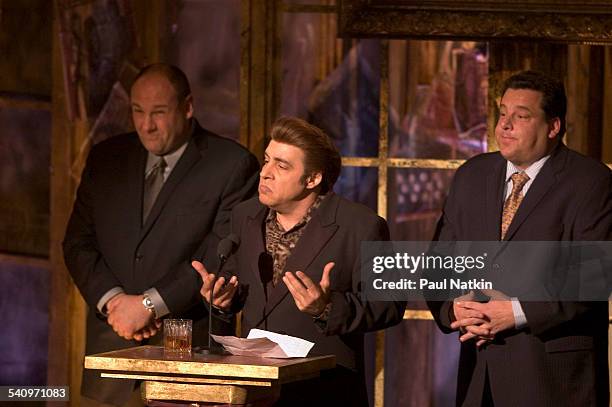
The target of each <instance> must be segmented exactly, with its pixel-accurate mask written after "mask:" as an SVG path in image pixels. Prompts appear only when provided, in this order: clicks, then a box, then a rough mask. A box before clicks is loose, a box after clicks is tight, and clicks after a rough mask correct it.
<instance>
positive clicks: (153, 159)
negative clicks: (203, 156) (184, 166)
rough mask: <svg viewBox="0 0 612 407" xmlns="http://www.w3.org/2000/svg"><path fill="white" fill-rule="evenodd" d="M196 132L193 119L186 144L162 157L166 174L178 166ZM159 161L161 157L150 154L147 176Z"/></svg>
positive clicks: (146, 169)
mask: <svg viewBox="0 0 612 407" xmlns="http://www.w3.org/2000/svg"><path fill="white" fill-rule="evenodd" d="M194 130H195V120H193V119H192V120H191V124H190V128H189V137H188V138H187V141H186V142H184V143H183V144H182V145H181V146H180V147H179V148H177V149H176V150H174V151H173V152H171V153H170V154H166V155H163V156H162V157H163V158H164V160H165V161H166V171H165V172H166V174H170V172H171V171H172V170H173V169H174V167H175V166H176V163H177V162H178V160H179V159H180V158H181V156H182V155H183V153H184V152H185V149H186V148H187V144H189V140H191V137H192V136H193V132H194ZM158 160H159V156H157V155H155V154H153V153H151V152H149V153H148V155H147V164H146V166H145V174H148V173H149V171H151V169H152V168H153V166H154V165H155V163H157V161H158Z"/></svg>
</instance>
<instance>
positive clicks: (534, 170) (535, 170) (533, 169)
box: [506, 154, 550, 182]
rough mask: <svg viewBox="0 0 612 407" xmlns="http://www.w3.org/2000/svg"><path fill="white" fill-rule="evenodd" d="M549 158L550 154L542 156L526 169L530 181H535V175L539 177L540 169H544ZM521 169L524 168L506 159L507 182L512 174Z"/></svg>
mask: <svg viewBox="0 0 612 407" xmlns="http://www.w3.org/2000/svg"><path fill="white" fill-rule="evenodd" d="M549 158H550V154H549V155H546V156H544V157H542V158H540V159H539V160H538V161H536V162H534V163H533V164H531V165H530V166H529V167H527V168H526V169H525V170H524V172H525V174H527V175H528V176H529V181H533V180H534V179H535V177H537V175H538V174H539V173H540V170H541V169H542V167H543V166H544V164H546V161H548V159H549ZM521 171H523V170H521V169H519V168H517V167H516V166H515V165H514V164H512V163H511V162H510V161H506V182H509V181H510V177H512V174H514V173H516V172H521Z"/></svg>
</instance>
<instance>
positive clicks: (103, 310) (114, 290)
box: [96, 287, 125, 317]
mask: <svg viewBox="0 0 612 407" xmlns="http://www.w3.org/2000/svg"><path fill="white" fill-rule="evenodd" d="M124 292H125V291H123V288H121V287H113V288H111V289H110V290H108V291H107V292H106V294H104V295H103V296H102V298H100V300H98V304H96V308H97V309H98V312H100V314H102V315H104V316H105V317H107V316H108V312H106V303H107V302H108V301H109V300H110V299H111V298H113V297H114V296H115V295H117V294H122V293H124Z"/></svg>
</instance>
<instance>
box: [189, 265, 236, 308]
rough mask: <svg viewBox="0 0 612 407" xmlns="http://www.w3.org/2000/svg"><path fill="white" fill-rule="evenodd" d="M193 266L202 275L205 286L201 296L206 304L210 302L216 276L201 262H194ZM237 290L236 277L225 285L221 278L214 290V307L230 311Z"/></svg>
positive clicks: (201, 290)
mask: <svg viewBox="0 0 612 407" xmlns="http://www.w3.org/2000/svg"><path fill="white" fill-rule="evenodd" d="M191 266H192V267H193V268H194V269H195V271H197V272H198V273H199V274H200V276H202V281H203V284H202V287H201V288H200V294H201V295H202V297H204V299H205V300H206V302H209V301H210V300H209V299H210V288H211V286H212V282H213V280H214V278H215V275H214V274H212V273H209V272H208V271H207V270H206V267H204V265H203V264H202V263H200V262H199V261H196V260H194V261H192V262H191ZM237 289H238V278H237V277H236V276H232V278H230V279H229V281H228V282H227V284H225V278H224V277H219V278H218V279H217V281H216V282H215V288H214V290H213V306H215V307H217V308H220V309H221V310H223V311H228V310H229V309H230V306H231V305H232V299H233V298H234V294H235V293H236V290H237Z"/></svg>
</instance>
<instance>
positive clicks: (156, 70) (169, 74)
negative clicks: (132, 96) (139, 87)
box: [132, 63, 191, 102]
mask: <svg viewBox="0 0 612 407" xmlns="http://www.w3.org/2000/svg"><path fill="white" fill-rule="evenodd" d="M149 74H158V75H161V76H163V77H164V78H166V79H168V81H169V82H170V84H171V85H172V87H173V88H174V90H175V91H176V97H177V99H178V101H179V102H182V101H184V100H185V98H187V96H189V95H191V87H190V86H189V80H187V75H185V72H183V71H181V69H180V68H179V67H177V66H174V65H170V64H164V63H157V64H151V65H147V66H145V67H144V68H142V69H141V70H140V72H138V75H136V78H135V79H134V82H133V83H132V86H134V85H133V84H134V83H136V82H137V81H138V79H140V78H142V77H143V76H145V75H149Z"/></svg>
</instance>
